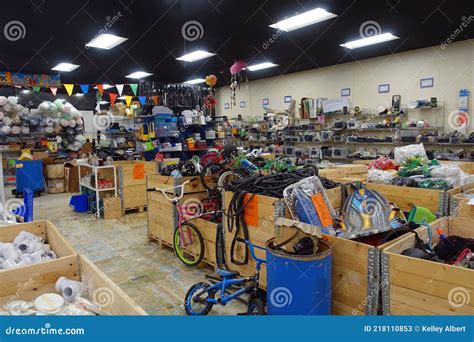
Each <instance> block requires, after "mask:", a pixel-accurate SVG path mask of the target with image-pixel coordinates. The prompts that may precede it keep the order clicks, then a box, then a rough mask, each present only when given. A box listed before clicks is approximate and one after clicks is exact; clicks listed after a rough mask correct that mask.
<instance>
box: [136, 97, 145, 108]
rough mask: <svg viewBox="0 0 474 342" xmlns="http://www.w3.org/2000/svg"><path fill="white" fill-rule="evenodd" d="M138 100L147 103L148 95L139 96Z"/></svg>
mask: <svg viewBox="0 0 474 342" xmlns="http://www.w3.org/2000/svg"><path fill="white" fill-rule="evenodd" d="M138 100H139V101H140V103H141V104H142V106H143V105H144V104H145V102H146V96H139V97H138Z"/></svg>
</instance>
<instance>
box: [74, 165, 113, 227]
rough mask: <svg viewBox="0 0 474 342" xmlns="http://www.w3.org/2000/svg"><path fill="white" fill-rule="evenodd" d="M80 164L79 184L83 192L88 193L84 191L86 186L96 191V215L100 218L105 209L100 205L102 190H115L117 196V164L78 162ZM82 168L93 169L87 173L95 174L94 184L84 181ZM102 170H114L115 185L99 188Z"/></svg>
mask: <svg viewBox="0 0 474 342" xmlns="http://www.w3.org/2000/svg"><path fill="white" fill-rule="evenodd" d="M78 166H79V168H78V170H79V171H78V172H79V185H80V190H81V194H84V193H88V192H87V191H84V188H86V189H88V190H90V191H92V192H93V193H94V197H95V215H96V216H97V218H100V215H101V212H102V211H103V209H104V207H103V206H102V209H101V206H100V202H101V197H100V194H101V193H102V192H111V191H113V192H114V196H115V197H117V173H116V169H115V165H106V166H93V165H90V164H87V163H83V162H80V163H78ZM82 168H88V169H90V170H91V172H90V173H87V175H91V176H92V175H93V176H94V186H92V185H91V184H90V183H89V184H87V183H86V182H84V177H83V175H82V174H81V169H82ZM101 170H112V172H113V187H111V188H105V189H100V188H99V176H100V171H101ZM87 175H86V176H87Z"/></svg>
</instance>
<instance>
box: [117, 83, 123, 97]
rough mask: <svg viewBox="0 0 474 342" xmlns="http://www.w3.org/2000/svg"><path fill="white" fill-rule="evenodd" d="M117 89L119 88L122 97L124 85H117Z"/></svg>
mask: <svg viewBox="0 0 474 342" xmlns="http://www.w3.org/2000/svg"><path fill="white" fill-rule="evenodd" d="M115 88H117V91H118V93H119V95H120V96H122V91H123V84H116V85H115Z"/></svg>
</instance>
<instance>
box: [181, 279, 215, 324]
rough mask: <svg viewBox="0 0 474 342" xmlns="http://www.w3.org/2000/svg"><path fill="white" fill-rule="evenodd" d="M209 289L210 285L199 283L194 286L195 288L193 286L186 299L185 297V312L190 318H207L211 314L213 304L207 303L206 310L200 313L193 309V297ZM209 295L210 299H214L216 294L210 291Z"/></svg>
mask: <svg viewBox="0 0 474 342" xmlns="http://www.w3.org/2000/svg"><path fill="white" fill-rule="evenodd" d="M209 287H210V285H209V284H208V283H204V282H199V283H196V284H194V285H193V286H191V287H190V288H189V290H188V292H187V293H186V297H184V310H185V311H186V314H187V315H189V316H205V315H207V314H208V313H209V312H211V310H212V307H213V306H214V304H212V303H207V302H206V306H205V307H204V309H202V310H201V311H199V312H195V311H194V310H193V308H192V302H193V295H194V294H195V293H196V292H197V291H199V290H203V289H207V288H209ZM207 294H208V298H212V299H213V298H214V295H215V292H214V291H208V292H207Z"/></svg>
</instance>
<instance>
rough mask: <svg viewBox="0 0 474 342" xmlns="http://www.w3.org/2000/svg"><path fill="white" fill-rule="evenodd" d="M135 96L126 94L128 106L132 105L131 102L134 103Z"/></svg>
mask: <svg viewBox="0 0 474 342" xmlns="http://www.w3.org/2000/svg"><path fill="white" fill-rule="evenodd" d="M132 99H133V96H130V95H127V96H125V103H126V104H127V107H130V104H131V103H132Z"/></svg>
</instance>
